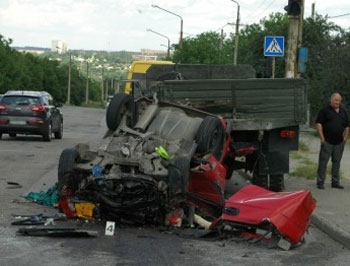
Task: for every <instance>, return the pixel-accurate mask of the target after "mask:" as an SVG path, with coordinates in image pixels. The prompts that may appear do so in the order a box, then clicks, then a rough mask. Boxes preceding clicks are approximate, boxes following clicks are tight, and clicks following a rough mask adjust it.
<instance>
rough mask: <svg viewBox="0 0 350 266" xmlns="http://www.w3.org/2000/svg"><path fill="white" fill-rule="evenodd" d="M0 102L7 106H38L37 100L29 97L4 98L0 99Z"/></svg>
mask: <svg viewBox="0 0 350 266" xmlns="http://www.w3.org/2000/svg"><path fill="white" fill-rule="evenodd" d="M1 102H2V103H4V104H7V105H38V104H39V98H37V97H30V96H6V97H3V98H2V101H1Z"/></svg>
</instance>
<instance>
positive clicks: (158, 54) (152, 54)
mask: <svg viewBox="0 0 350 266" xmlns="http://www.w3.org/2000/svg"><path fill="white" fill-rule="evenodd" d="M166 56H167V52H166V51H163V50H151V49H141V54H133V55H132V59H134V60H157V59H163V58H165V57H166Z"/></svg>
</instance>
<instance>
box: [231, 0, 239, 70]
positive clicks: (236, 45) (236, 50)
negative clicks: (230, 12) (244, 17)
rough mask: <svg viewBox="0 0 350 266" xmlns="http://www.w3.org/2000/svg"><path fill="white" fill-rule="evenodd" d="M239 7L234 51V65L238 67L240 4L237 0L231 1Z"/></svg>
mask: <svg viewBox="0 0 350 266" xmlns="http://www.w3.org/2000/svg"><path fill="white" fill-rule="evenodd" d="M231 1H232V2H234V3H235V4H236V5H237V17H236V33H235V48H234V51H233V64H234V65H237V56H238V40H239V16H240V15H239V10H240V6H239V3H238V2H237V1H235V0H231Z"/></svg>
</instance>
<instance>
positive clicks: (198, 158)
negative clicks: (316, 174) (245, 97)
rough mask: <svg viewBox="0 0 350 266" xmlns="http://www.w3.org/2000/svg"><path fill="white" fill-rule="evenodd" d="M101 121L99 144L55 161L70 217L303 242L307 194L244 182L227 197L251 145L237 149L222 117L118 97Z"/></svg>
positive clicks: (307, 216)
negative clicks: (103, 124)
mask: <svg viewBox="0 0 350 266" xmlns="http://www.w3.org/2000/svg"><path fill="white" fill-rule="evenodd" d="M106 122H107V126H108V131H107V133H106V135H105V137H104V138H103V139H102V141H101V143H100V144H99V145H97V146H96V147H92V146H90V145H89V144H86V143H81V144H77V145H76V146H75V147H74V148H72V149H65V150H63V152H62V154H61V156H60V160H59V164H58V188H57V189H58V194H59V196H60V209H61V210H62V211H63V212H65V213H66V214H67V215H68V216H69V217H84V218H90V219H94V218H97V217H98V218H102V219H104V220H114V221H117V222H119V223H127V224H137V225H143V224H149V223H152V224H159V225H164V224H165V225H172V226H177V227H193V226H200V225H205V226H207V227H208V229H209V230H212V229H218V230H219V232H222V233H225V234H227V233H228V232H230V233H232V234H234V235H239V236H249V237H251V236H254V237H257V238H261V235H260V233H259V234H258V233H257V232H260V231H261V230H263V231H265V232H266V236H264V238H266V240H269V239H270V238H271V237H272V236H271V235H270V236H269V237H267V235H268V233H270V232H271V233H272V235H273V237H277V238H279V239H280V242H281V241H282V242H281V243H288V245H290V246H291V245H295V244H297V243H298V242H300V240H301V239H302V237H303V235H304V233H305V231H306V229H307V227H308V224H309V219H310V216H311V214H312V211H313V209H314V207H315V201H314V200H313V198H312V196H311V194H310V192H309V191H306V190H305V191H296V192H271V191H269V190H266V189H263V188H261V187H257V186H254V185H250V184H249V183H247V184H246V185H244V186H242V188H241V189H240V190H239V191H238V192H236V193H234V194H233V195H230V196H229V197H227V196H225V191H226V181H227V179H230V178H231V176H232V169H233V168H232V162H233V159H234V158H235V157H236V156H242V155H246V154H248V153H252V152H253V151H254V149H255V147H252V146H240V147H237V146H235V143H234V141H233V140H232V139H231V137H230V134H229V130H228V128H229V125H228V124H227V122H226V121H225V120H224V119H222V118H220V117H217V116H214V115H211V114H209V113H206V112H202V111H200V110H197V109H194V108H191V107H188V106H182V105H177V104H174V103H169V102H160V101H158V100H157V98H156V97H155V96H154V97H153V98H152V99H150V98H147V97H140V98H138V99H137V100H135V101H134V98H133V96H132V95H128V94H123V93H120V94H116V95H115V96H114V98H113V99H112V101H111V102H110V104H109V106H108V109H107V113H106ZM87 203H88V204H89V205H86V204H87ZM203 221H204V222H203ZM258 229H259V230H258Z"/></svg>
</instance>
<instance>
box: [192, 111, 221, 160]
mask: <svg viewBox="0 0 350 266" xmlns="http://www.w3.org/2000/svg"><path fill="white" fill-rule="evenodd" d="M195 141H196V143H197V145H198V146H197V149H196V152H197V153H203V154H205V153H209V152H211V153H212V154H213V156H214V157H215V158H216V159H217V160H220V159H221V156H222V154H223V149H224V142H225V130H224V127H223V125H222V122H221V120H220V119H219V118H217V117H214V116H206V117H205V118H204V119H203V121H202V123H201V124H200V126H199V129H198V131H197V134H196V136H195Z"/></svg>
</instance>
